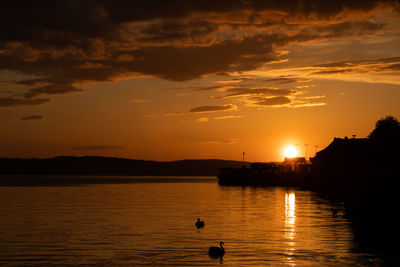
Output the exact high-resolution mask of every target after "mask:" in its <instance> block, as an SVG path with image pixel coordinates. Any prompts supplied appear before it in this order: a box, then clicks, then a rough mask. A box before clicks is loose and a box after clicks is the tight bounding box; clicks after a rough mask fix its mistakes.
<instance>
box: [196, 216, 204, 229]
mask: <svg viewBox="0 0 400 267" xmlns="http://www.w3.org/2000/svg"><path fill="white" fill-rule="evenodd" d="M196 227H197V228H203V227H204V221H200V218H197V222H196Z"/></svg>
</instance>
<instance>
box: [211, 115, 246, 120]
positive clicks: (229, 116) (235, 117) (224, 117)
mask: <svg viewBox="0 0 400 267" xmlns="http://www.w3.org/2000/svg"><path fill="white" fill-rule="evenodd" d="M240 118H243V116H241V115H238V116H234V115H228V116H219V117H215V118H214V119H215V120H227V119H240Z"/></svg>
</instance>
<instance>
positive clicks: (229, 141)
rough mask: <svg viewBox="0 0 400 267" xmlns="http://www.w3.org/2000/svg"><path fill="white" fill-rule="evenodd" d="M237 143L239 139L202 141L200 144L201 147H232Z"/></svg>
mask: <svg viewBox="0 0 400 267" xmlns="http://www.w3.org/2000/svg"><path fill="white" fill-rule="evenodd" d="M238 141H239V138H231V139H229V140H224V141H203V142H200V144H201V145H232V144H236V143H237V142H238Z"/></svg>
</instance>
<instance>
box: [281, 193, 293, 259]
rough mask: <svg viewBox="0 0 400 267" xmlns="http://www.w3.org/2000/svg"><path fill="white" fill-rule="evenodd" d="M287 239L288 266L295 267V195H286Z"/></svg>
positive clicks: (285, 231) (285, 230)
mask: <svg viewBox="0 0 400 267" xmlns="http://www.w3.org/2000/svg"><path fill="white" fill-rule="evenodd" d="M284 233H285V239H287V240H288V242H287V247H286V250H285V254H286V255H287V258H286V260H287V264H288V265H290V266H295V262H294V261H293V258H292V256H293V254H294V251H295V249H294V245H295V242H294V238H295V236H296V196H295V193H289V194H285V229H284Z"/></svg>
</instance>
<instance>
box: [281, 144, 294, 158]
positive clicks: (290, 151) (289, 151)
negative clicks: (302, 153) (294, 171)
mask: <svg viewBox="0 0 400 267" xmlns="http://www.w3.org/2000/svg"><path fill="white" fill-rule="evenodd" d="M284 154H285V157H287V158H294V157H296V156H297V149H296V148H295V147H294V146H288V147H286V148H285V151H284Z"/></svg>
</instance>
